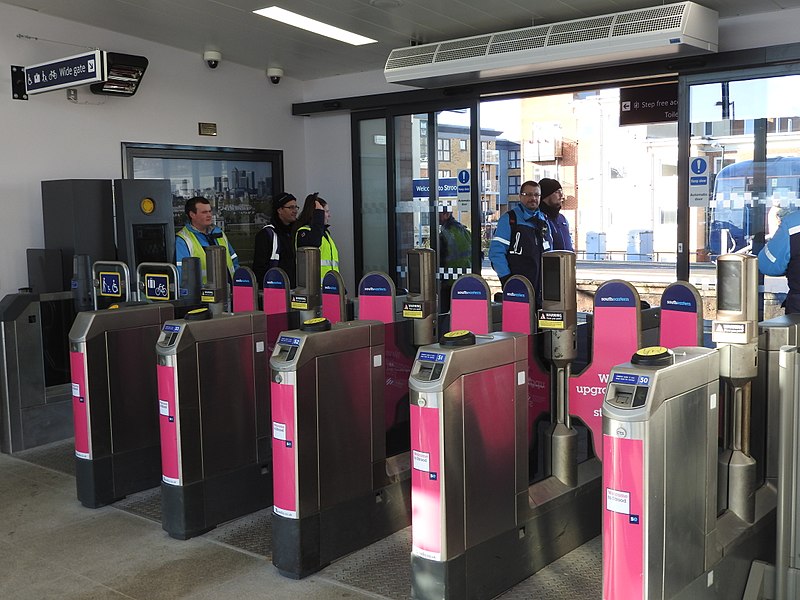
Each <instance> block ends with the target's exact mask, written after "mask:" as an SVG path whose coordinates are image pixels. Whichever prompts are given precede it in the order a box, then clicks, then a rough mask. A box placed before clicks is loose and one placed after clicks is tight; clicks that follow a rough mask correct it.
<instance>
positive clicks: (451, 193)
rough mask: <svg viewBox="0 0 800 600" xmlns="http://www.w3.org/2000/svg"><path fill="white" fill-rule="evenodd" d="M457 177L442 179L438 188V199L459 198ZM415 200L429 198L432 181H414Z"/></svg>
mask: <svg viewBox="0 0 800 600" xmlns="http://www.w3.org/2000/svg"><path fill="white" fill-rule="evenodd" d="M457 181H458V180H457V179H456V178H455V177H442V178H440V179H439V182H438V187H437V194H436V197H437V198H455V197H456V196H458V183H457ZM412 187H413V192H412V193H413V195H414V198H428V197H429V196H430V195H431V181H430V179H414V180H412Z"/></svg>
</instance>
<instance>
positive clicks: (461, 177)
mask: <svg viewBox="0 0 800 600" xmlns="http://www.w3.org/2000/svg"><path fill="white" fill-rule="evenodd" d="M458 183H461V184H467V183H469V171H467V170H466V169H461V170H460V171H459V172H458Z"/></svg>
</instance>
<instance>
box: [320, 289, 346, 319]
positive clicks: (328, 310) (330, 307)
mask: <svg viewBox="0 0 800 600" xmlns="http://www.w3.org/2000/svg"><path fill="white" fill-rule="evenodd" d="M322 316H323V317H324V318H326V319H328V321H330V322H331V325H334V324H336V323H338V322H339V321H341V320H342V311H341V304H340V302H339V294H322Z"/></svg>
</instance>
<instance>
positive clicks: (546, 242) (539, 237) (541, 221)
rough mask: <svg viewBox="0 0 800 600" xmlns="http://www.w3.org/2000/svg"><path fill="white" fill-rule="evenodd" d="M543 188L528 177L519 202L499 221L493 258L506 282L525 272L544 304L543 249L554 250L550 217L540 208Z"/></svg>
mask: <svg viewBox="0 0 800 600" xmlns="http://www.w3.org/2000/svg"><path fill="white" fill-rule="evenodd" d="M541 194H542V192H541V189H540V188H539V184H538V183H536V182H535V181H526V182H525V183H523V184H522V185H521V186H520V188H519V204H518V205H517V206H515V207H514V208H512V209H511V210H509V211H508V212H507V213H505V214H504V215H503V216H502V217H500V220H499V221H498V222H497V229H496V230H495V234H494V238H492V243H491V244H490V245H489V260H490V261H491V262H492V268H493V269H494V270H495V272H496V273H497V276H498V277H499V278H500V283H501V284H503V285H505V283H506V281H508V279H509V277H511V276H512V275H524V276H525V277H527V278H528V280H529V281H530V282H531V285H532V286H533V288H534V290H535V291H536V303H537V306H541V301H540V296H541V288H542V285H541V268H542V253H543V252H546V251H547V250H552V249H553V248H552V239H551V238H550V234H549V230H548V226H547V220H546V217H545V216H544V215H543V214H542V213H541V212H540V211H539V199H540V198H541Z"/></svg>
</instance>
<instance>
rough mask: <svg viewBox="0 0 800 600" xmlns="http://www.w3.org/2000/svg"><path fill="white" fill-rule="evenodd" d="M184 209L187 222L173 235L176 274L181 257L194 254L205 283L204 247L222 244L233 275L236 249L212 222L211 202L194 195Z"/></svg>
mask: <svg viewBox="0 0 800 600" xmlns="http://www.w3.org/2000/svg"><path fill="white" fill-rule="evenodd" d="M184 211H185V212H186V217H187V218H188V219H189V222H188V223H187V224H186V227H184V228H183V229H181V230H180V231H179V232H178V234H177V235H176V236H175V264H176V265H177V267H178V276H180V273H181V264H182V263H183V259H184V258H187V257H189V256H195V257H197V258H199V259H200V269H201V270H202V273H203V283H207V281H206V251H205V250H204V248H205V247H206V246H224V247H225V248H227V249H228V253H227V255H226V257H225V262H226V263H227V265H228V273H229V274H230V276H231V277H233V271H234V270H235V269H237V268H238V267H239V257H238V256H236V251H235V250H234V249H233V247H232V246H231V243H230V242H229V241H228V238H227V237H226V236H225V234H224V233H223V232H222V230H221V229H220V228H219V227H217V226H215V225H213V224H212V220H213V212H212V210H211V202H209V201H208V200H207V199H206V198H203V197H201V196H195V197H194V198H190V199H189V200H187V201H186V207H185V208H184Z"/></svg>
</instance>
